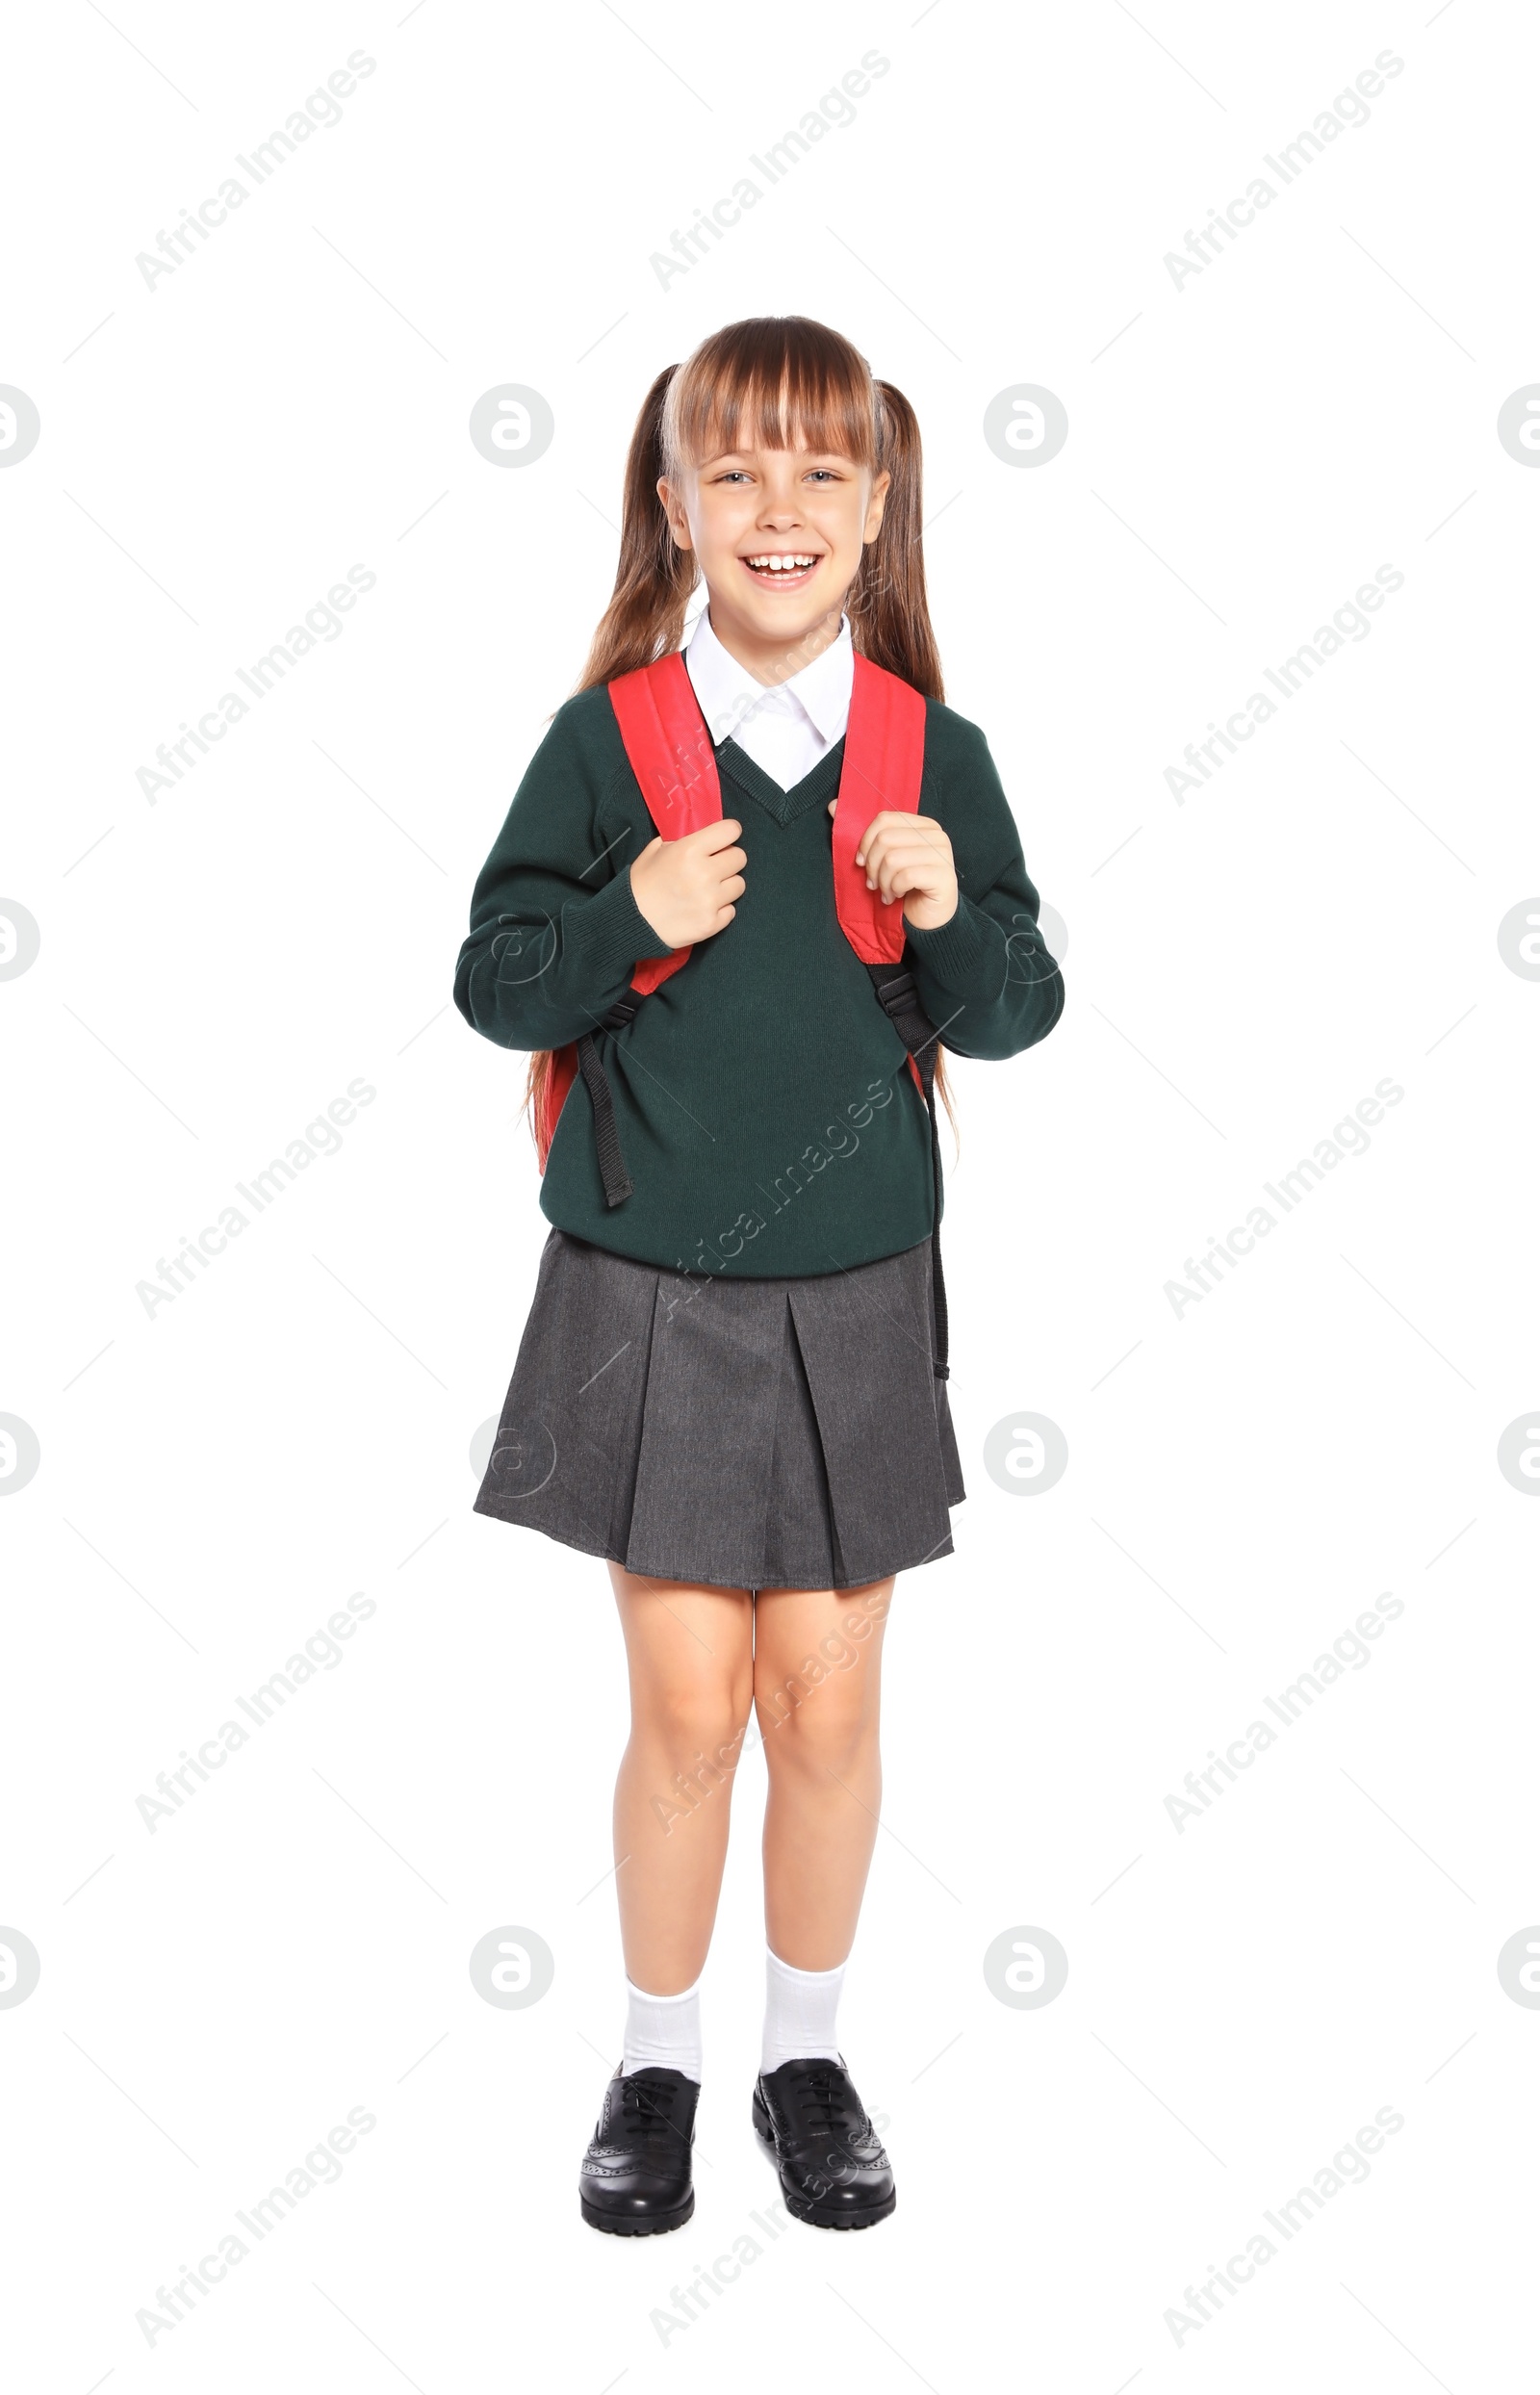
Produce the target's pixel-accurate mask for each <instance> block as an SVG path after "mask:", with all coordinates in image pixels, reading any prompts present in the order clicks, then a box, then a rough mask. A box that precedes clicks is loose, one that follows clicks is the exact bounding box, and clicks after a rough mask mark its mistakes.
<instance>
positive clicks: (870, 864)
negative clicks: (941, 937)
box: [829, 799, 958, 932]
mask: <svg viewBox="0 0 1540 2395" xmlns="http://www.w3.org/2000/svg"><path fill="white" fill-rule="evenodd" d="M837 804H838V802H837V800H834V799H831V800H830V802H829V811H830V813H831V814H833V813H834V808H835V806H836V805H837ZM856 863H858V864H859V865H864V866H865V868H866V887H867V888H868V889H876V890H880V891H881V893H882V899H883V904H884V905H885V906H891V905H892V903H893V901H894V899H895V898H901V899H902V900H903V902H904V920H905V921H906V923H912V925H913V926H914V929H915V930H916V931H917V932H935V931H939V930H940V928H941V925H942V924H943V923H950V921H951V920H952V917H953V915H954V914H956V913H957V903H958V886H957V867H956V865H955V864H954V863H953V862H952V843H951V841H950V840H949V839H948V838H947V837H946V834H945V833H944V832H943V831H942V829H941V827H940V825H939V824H938V823H937V821H936V819H935V817H934V816H933V815H911V814H907V813H905V812H904V811H902V810H900V809H898V808H893V807H886V808H885V809H884V810H883V811H882V813H881V814H877V815H873V817H872V819H871V821H870V823H869V824H868V825H867V826H866V829H865V831H864V832H863V833H862V834H861V837H860V840H859V841H858V842H857V846H856Z"/></svg>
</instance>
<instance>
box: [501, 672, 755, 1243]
mask: <svg viewBox="0 0 1540 2395" xmlns="http://www.w3.org/2000/svg"><path fill="white" fill-rule="evenodd" d="M609 703H610V705H611V707H612V708H614V710H615V721H616V723H617V724H618V725H619V727H620V736H621V741H622V744H623V746H624V747H625V750H626V756H627V759H628V761H629V765H630V769H631V771H632V773H633V774H634V775H635V776H636V780H637V783H638V785H640V788H641V793H642V797H643V799H644V800H645V802H646V805H647V811H648V814H649V815H650V816H651V818H652V822H653V829H654V830H655V832H657V833H659V834H660V835H661V837H663V838H664V839H666V840H679V839H682V838H683V837H684V836H685V834H686V833H687V832H699V831H701V830H702V829H703V828H704V827H705V826H706V824H708V823H720V822H721V820H722V785H721V782H720V781H719V779H718V777H717V770H716V752H715V750H714V749H713V748H712V746H711V734H710V733H709V732H708V730H707V729H706V718H705V716H704V715H703V714H702V713H701V705H700V701H699V700H698V699H697V697H696V695H695V684H694V683H693V682H691V680H690V674H689V668H688V666H687V665H686V664H685V662H684V657H683V653H682V651H676V652H675V653H674V654H673V655H672V656H670V657H658V658H657V659H656V660H655V662H654V663H653V664H651V665H643V666H639V667H638V668H637V670H636V672H635V673H632V674H622V675H620V676H619V677H618V678H617V680H616V681H614V682H611V683H610V684H609ZM689 955H690V951H689V949H688V947H683V948H671V949H670V950H669V952H668V954H667V956H653V957H643V958H641V959H640V960H639V961H638V963H637V964H636V965H635V966H633V968H632V971H631V978H630V987H631V989H632V990H634V991H636V992H637V993H638V995H641V996H645V995H646V994H647V993H648V992H649V991H654V990H655V989H656V988H657V987H658V985H659V983H661V982H665V981H667V979H668V977H669V975H670V974H671V973H677V972H678V971H679V969H680V966H681V965H684V964H687V963H688V961H689ZM579 1045H580V1043H578V1041H576V1040H573V1041H569V1042H568V1043H567V1045H566V1046H565V1047H561V1048H557V1049H556V1050H555V1052H554V1054H553V1055H552V1060H551V1073H550V1078H549V1079H548V1081H547V1083H546V1092H545V1103H544V1105H543V1106H542V1107H541V1109H540V1113H539V1120H537V1122H536V1124H535V1149H536V1153H537V1155H538V1156H539V1159H540V1170H541V1172H544V1171H545V1169H546V1158H547V1156H548V1155H549V1154H550V1152H551V1143H552V1139H553V1138H554V1137H555V1133H556V1121H557V1118H558V1117H559V1115H560V1113H561V1110H562V1106H563V1104H564V1103H565V1101H566V1097H567V1093H568V1091H569V1090H570V1089H571V1088H572V1085H573V1083H574V1082H575V1081H576V1080H577V1078H578V1071H579V1069H581V1062H582V1060H581V1057H580V1055H579ZM622 1171H624V1168H622ZM628 1186H629V1184H628ZM611 1202H613V1200H612V1201H611Z"/></svg>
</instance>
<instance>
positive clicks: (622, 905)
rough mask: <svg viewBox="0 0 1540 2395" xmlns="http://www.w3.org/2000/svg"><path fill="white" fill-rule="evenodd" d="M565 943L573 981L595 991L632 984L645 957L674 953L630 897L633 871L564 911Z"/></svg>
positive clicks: (621, 875) (627, 872) (563, 935)
mask: <svg viewBox="0 0 1540 2395" xmlns="http://www.w3.org/2000/svg"><path fill="white" fill-rule="evenodd" d="M562 939H563V941H564V944H565V948H566V956H567V963H568V966H569V967H570V969H571V970H572V973H573V975H574V978H575V980H577V981H579V982H582V983H583V984H585V985H587V986H588V987H589V988H591V989H595V990H611V989H613V988H614V987H615V985H616V984H617V983H621V982H627V981H629V979H630V974H631V967H632V966H634V965H638V964H640V962H641V960H642V959H643V958H644V957H657V956H672V955H673V953H674V951H673V949H672V947H671V946H670V945H669V942H668V941H667V940H661V939H659V937H658V935H657V933H656V932H655V930H654V929H653V926H652V924H651V923H649V921H648V920H647V917H646V915H645V914H643V913H642V911H641V909H640V907H639V906H638V905H637V903H636V901H635V899H634V898H633V897H632V895H631V877H630V871H629V867H628V869H627V870H626V871H625V872H624V873H617V874H616V876H615V879H614V880H613V881H612V882H606V883H605V885H604V887H603V889H601V890H599V891H597V892H596V894H595V895H594V896H593V897H592V898H585V899H584V900H583V902H582V903H581V905H580V906H576V907H574V906H567V907H564V908H563V909H562Z"/></svg>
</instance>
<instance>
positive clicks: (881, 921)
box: [535, 651, 949, 1380]
mask: <svg viewBox="0 0 1540 2395" xmlns="http://www.w3.org/2000/svg"><path fill="white" fill-rule="evenodd" d="M854 664H855V679H854V682H853V686H852V689H851V694H850V720H849V724H848V726H847V728H846V732H845V754H844V757H843V760H841V765H840V775H839V794H838V799H837V801H836V804H835V809H834V908H835V912H836V913H837V914H838V917H839V927H840V930H841V931H842V932H843V933H844V935H845V938H846V939H847V940H849V942H850V944H851V946H852V947H853V948H854V949H855V951H856V954H857V955H858V956H859V957H860V961H861V963H862V964H863V965H864V966H866V969H867V971H868V972H869V973H870V975H871V978H872V986H873V989H874V991H876V994H877V997H878V999H879V1000H880V1001H881V1004H882V1006H883V1008H884V1010H885V1012H886V1015H887V1017H888V1018H889V1020H890V1021H891V1023H892V1025H893V1028H894V1030H895V1031H896V1032H897V1033H898V1036H899V1038H900V1039H901V1040H902V1041H903V1043H904V1045H905V1047H906V1048H907V1049H908V1050H909V1069H910V1072H911V1075H912V1076H913V1081H914V1086H915V1088H916V1089H917V1090H918V1091H919V1093H920V1095H921V1096H922V1097H923V1098H924V1100H925V1104H926V1108H927V1111H928V1113H929V1115H930V1119H931V1169H932V1173H933V1176H934V1186H935V1192H936V1220H937V1223H939V1219H940V1210H941V1143H940V1136H939V1133H938V1131H937V1122H936V1090H935V1081H936V1047H937V1036H938V1035H937V1030H936V1026H935V1025H934V1023H932V1022H931V1020H930V1018H929V1017H928V1016H927V1015H926V1013H925V1011H924V1008H923V1007H922V1006H921V1004H920V1001H919V995H918V992H917V991H916V990H915V988H914V981H913V976H912V975H911V973H910V972H909V971H907V970H906V969H905V967H904V966H903V963H902V959H903V954H904V940H905V931H906V926H905V922H904V910H903V908H902V906H900V905H898V904H896V903H894V904H890V905H888V906H884V904H883V901H882V893H881V891H880V890H875V889H868V888H867V887H866V876H865V873H864V871H863V870H862V868H861V867H860V866H859V865H858V864H857V863H856V849H857V846H858V844H859V842H860V837H861V834H862V833H863V832H864V831H865V829H866V827H867V825H868V824H869V823H870V821H871V819H872V817H873V815H875V814H878V813H880V812H881V811H882V810H883V809H884V808H896V809H900V810H902V811H905V812H907V813H910V814H916V813H918V811H919V797H920V781H921V776H922V774H923V772H924V766H925V701H924V699H923V698H922V697H921V695H920V693H919V691H917V690H916V689H914V688H913V687H912V686H911V684H910V683H909V682H902V681H901V680H900V679H899V677H898V676H897V675H896V674H889V673H886V672H885V670H884V669H883V667H882V666H880V665H874V664H872V662H871V660H870V659H869V658H868V657H860V656H858V657H856V658H855V660H854ZM608 687H609V698H610V704H611V706H612V707H613V708H614V709H615V720H616V722H617V723H618V724H619V726H620V736H621V739H622V741H623V743H624V744H625V749H626V755H627V757H628V759H629V761H630V767H631V771H632V772H633V773H634V774H635V776H636V779H637V782H638V783H639V785H641V792H642V796H643V798H644V800H645V801H646V804H647V811H648V813H649V814H650V815H651V817H652V820H653V828H654V830H655V832H657V833H659V834H660V835H661V836H662V837H663V838H664V839H666V840H678V839H682V838H683V837H685V835H686V833H689V832H699V831H700V830H702V829H703V828H704V826H705V825H706V824H708V823H720V822H721V820H722V785H721V783H720V781H719V780H718V778H717V769H716V753H715V751H714V749H713V748H712V745H711V735H710V733H709V731H708V729H707V727H706V718H705V717H704V715H703V714H702V712H701V708H700V702H699V701H698V699H697V698H696V695H695V686H694V684H693V682H691V681H690V676H689V669H688V668H687V666H686V665H685V662H684V657H683V654H682V652H681V651H676V652H675V653H674V655H673V656H671V657H659V658H658V659H657V661H656V662H655V664H653V665H644V666H642V667H641V668H640V669H639V670H638V671H637V672H636V673H633V674H622V675H621V676H620V678H619V679H618V680H617V681H615V682H611V683H610V684H609V685H608ZM690 953H691V952H690V949H689V948H688V947H683V948H673V949H671V950H670V951H669V953H668V955H667V956H662V957H646V958H644V959H643V960H642V961H641V962H640V963H639V964H638V965H637V966H636V967H635V970H634V971H633V972H632V974H631V980H630V988H629V991H628V993H627V995H626V996H625V997H623V998H619V999H617V1000H616V1002H615V1004H614V1005H613V1006H612V1007H611V1008H610V1009H609V1011H608V1013H607V1014H605V1015H604V1016H603V1017H601V1019H600V1021H599V1023H598V1025H597V1026H596V1028H597V1029H599V1030H601V1031H619V1030H623V1029H624V1028H625V1026H626V1025H627V1024H628V1023H629V1022H630V1021H631V1019H632V1018H633V1017H634V1015H635V1013H636V1009H637V1006H638V1005H639V1004H640V1002H641V1000H642V999H643V998H644V997H646V996H647V995H648V994H649V992H650V991H654V990H655V989H657V987H658V985H659V984H660V983H661V982H665V981H667V979H668V977H669V975H670V974H671V973H677V972H678V971H679V970H680V966H684V965H687V964H688V963H689V959H690ZM579 1073H581V1075H582V1077H583V1081H584V1084H585V1086H586V1088H587V1090H588V1094H589V1096H590V1098H591V1099H592V1101H593V1109H594V1134H595V1139H596V1142H597V1145H598V1149H599V1165H600V1172H601V1176H602V1178H603V1186H604V1202H605V1204H606V1205H609V1206H618V1205H620V1204H622V1203H623V1202H624V1200H625V1199H626V1198H629V1196H630V1194H631V1190H632V1187H633V1183H632V1181H631V1179H630V1176H629V1173H628V1172H627V1170H626V1164H625V1159H624V1158H623V1156H622V1154H621V1148H620V1138H619V1134H618V1132H617V1130H616V1126H615V1106H614V1099H613V1097H612V1095H611V1094H610V1088H609V1082H608V1080H607V1078H606V1076H605V1072H604V1068H603V1062H602V1060H601V1058H600V1054H599V1050H598V1048H597V1047H596V1045H595V1043H594V1038H593V1034H592V1033H591V1032H586V1031H585V1032H584V1033H582V1034H581V1036H580V1037H579V1038H578V1039H577V1040H574V1041H570V1042H569V1043H568V1044H567V1045H566V1046H565V1047H561V1048H557V1049H556V1051H555V1052H554V1054H553V1056H552V1069H551V1075H550V1079H549V1081H548V1082H547V1085H546V1092H545V1102H544V1104H543V1106H542V1107H541V1109H540V1113H539V1118H538V1120H537V1121H536V1124H535V1144H536V1147H537V1150H538V1153H539V1158H540V1170H541V1172H544V1171H545V1169H546V1159H547V1157H548V1155H549V1154H550V1152H551V1143H552V1139H553V1138H554V1136H555V1130H556V1122H557V1119H558V1117H559V1116H560V1113H561V1110H562V1107H563V1105H564V1103H565V1102H566V1098H567V1094H568V1092H569V1091H570V1090H571V1088H572V1086H573V1083H574V1081H575V1080H576V1079H577V1077H578V1074H579ZM932 1265H933V1275H932V1277H933V1286H934V1299H935V1307H936V1342H935V1344H936V1360H935V1364H934V1369H935V1371H936V1374H937V1378H940V1379H943V1380H944V1379H946V1378H948V1377H949V1376H948V1372H947V1364H946V1352H947V1325H946V1293H945V1290H944V1287H943V1285H942V1281H941V1249H940V1237H939V1231H938V1230H937V1233H936V1234H935V1236H934V1237H933V1240H932Z"/></svg>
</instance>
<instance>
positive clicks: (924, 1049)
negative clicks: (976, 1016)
mask: <svg viewBox="0 0 1540 2395" xmlns="http://www.w3.org/2000/svg"><path fill="white" fill-rule="evenodd" d="M866 970H867V971H868V973H870V975H871V977H872V988H873V989H874V990H875V991H876V992H877V995H878V997H879V998H880V999H881V1001H882V1006H883V1012H884V1013H885V1014H886V1017H887V1019H888V1021H889V1022H890V1023H891V1024H892V1026H893V1029H894V1030H895V1031H896V1032H897V1034H898V1036H899V1038H900V1039H901V1040H902V1041H903V1043H904V1045H905V1046H906V1048H908V1050H909V1052H910V1054H911V1056H912V1057H913V1059H914V1062H915V1063H916V1065H917V1066H918V1067H919V1069H920V1079H921V1081H922V1082H923V1083H924V1086H925V1107H926V1112H927V1113H928V1114H929V1116H930V1118H931V1179H932V1185H933V1187H934V1189H935V1192H936V1211H935V1217H934V1227H933V1229H932V1231H931V1301H932V1308H933V1311H934V1314H935V1318H936V1325H935V1346H936V1354H935V1358H934V1360H933V1362H932V1365H931V1370H932V1371H933V1372H934V1373H935V1375H936V1378H937V1380H949V1379H950V1378H951V1377H952V1369H951V1366H950V1365H949V1364H948V1362H947V1360H946V1359H947V1352H948V1345H949V1341H948V1334H947V1322H946V1282H945V1280H944V1279H943V1278H942V1275H941V1134H940V1131H939V1129H938V1128H937V1120H936V1048H937V1040H938V1039H939V1037H940V1035H939V1033H938V1032H937V1028H936V1025H935V1024H934V1023H933V1022H932V1020H931V1018H930V1017H929V1016H928V1015H927V1014H926V1012H925V1009H924V1007H923V1006H922V1005H921V1004H920V996H919V991H917V990H916V989H915V987H914V976H913V974H912V973H911V971H910V969H909V967H908V966H905V965H868V966H867V967H866Z"/></svg>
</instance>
